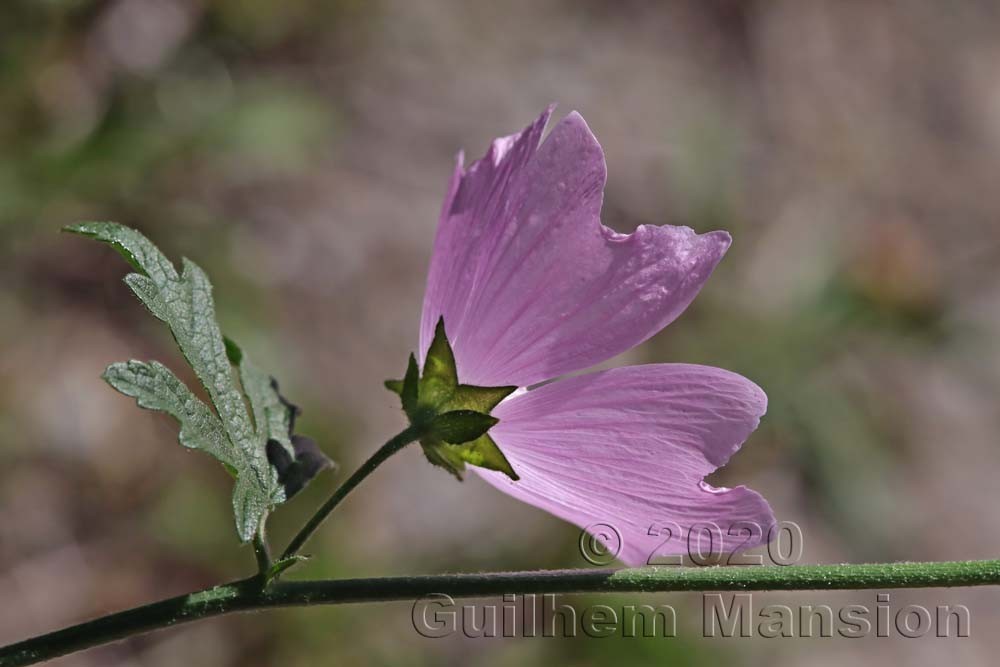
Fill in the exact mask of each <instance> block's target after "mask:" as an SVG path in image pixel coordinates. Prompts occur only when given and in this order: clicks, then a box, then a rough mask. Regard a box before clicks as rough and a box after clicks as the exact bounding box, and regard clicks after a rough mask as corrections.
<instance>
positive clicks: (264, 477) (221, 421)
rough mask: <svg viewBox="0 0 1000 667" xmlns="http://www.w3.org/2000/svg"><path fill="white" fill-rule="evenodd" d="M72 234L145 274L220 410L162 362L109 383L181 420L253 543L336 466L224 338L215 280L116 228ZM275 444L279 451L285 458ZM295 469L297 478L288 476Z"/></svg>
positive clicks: (151, 295) (145, 289)
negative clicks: (223, 478)
mask: <svg viewBox="0 0 1000 667" xmlns="http://www.w3.org/2000/svg"><path fill="white" fill-rule="evenodd" d="M66 230H67V231H70V232H73V233H77V234H81V235H83V236H87V237H89V238H93V239H96V240H98V241H102V242H104V243H108V244H109V245H111V246H112V247H113V248H115V249H116V250H117V251H118V252H119V253H121V254H122V255H123V256H124V257H125V259H126V260H128V262H129V264H130V265H131V266H132V267H133V268H134V269H135V270H136V271H137V272H138V273H131V274H129V275H127V276H126V277H125V282H126V284H127V285H128V286H129V287H130V288H131V290H132V292H133V293H135V295H136V296H137V297H138V298H139V300H140V301H141V302H142V303H143V305H145V306H146V308H147V309H149V311H150V312H151V313H152V314H153V315H154V316H155V317H156V318H158V319H160V320H162V321H163V322H164V323H166V325H167V326H168V327H169V328H170V332H171V333H172V334H173V337H174V340H176V342H177V345H178V347H179V348H180V350H181V353H182V354H183V355H184V358H185V359H186V360H187V362H188V363H189V364H190V366H191V368H192V369H193V370H194V372H195V375H196V376H197V377H198V380H199V381H200V382H201V384H202V385H203V386H204V388H205V390H206V392H207V393H208V395H209V398H210V399H211V402H212V405H213V406H214V407H215V413H213V412H212V411H211V410H210V409H209V408H208V406H206V405H205V404H204V403H203V402H201V401H200V400H199V399H198V398H197V397H195V396H194V394H192V393H191V391H190V390H189V389H188V388H187V387H186V386H184V384H183V383H182V382H181V381H180V380H178V379H177V377H176V376H174V375H173V373H171V372H170V371H169V370H168V369H167V368H166V367H164V366H162V365H161V364H158V363H156V362H150V363H143V362H138V361H130V362H127V363H124V364H112V365H111V366H109V367H108V369H107V371H106V372H105V379H107V381H108V382H109V383H110V384H111V386H113V387H114V388H115V389H117V390H118V391H121V392H122V393H124V394H126V395H129V396H133V397H134V398H136V401H137V402H138V404H139V405H140V406H141V407H145V408H149V409H153V410H159V411H161V412H166V413H168V414H170V415H172V416H173V417H174V418H176V419H177V420H178V421H179V422H180V424H181V434H180V440H181V443H182V444H184V445H185V446H187V447H191V448H194V449H201V450H203V451H205V452H207V453H209V454H211V455H212V456H214V457H215V458H217V459H219V460H220V461H222V462H223V464H225V465H226V467H227V468H228V469H229V470H230V471H231V472H233V473H234V474H235V476H236V484H235V488H234V490H233V511H234V514H235V519H236V525H237V532H238V533H239V536H240V539H241V540H243V541H244V542H246V541H249V540H250V539H251V538H252V537H253V536H254V534H255V533H256V532H257V531H258V530H260V528H261V527H262V525H263V522H264V519H265V517H266V516H267V514H268V512H270V510H271V509H272V508H273V507H274V506H275V505H277V504H279V503H281V502H284V501H285V500H286V499H287V498H289V497H291V495H293V494H294V492H295V491H297V490H298V489H300V488H302V486H303V485H304V484H305V483H307V482H308V481H309V479H311V477H312V476H314V475H315V474H317V473H318V472H320V471H321V470H323V469H326V468H329V467H330V466H331V462H330V461H329V459H327V458H326V457H325V456H324V455H323V454H322V452H320V451H319V448H318V447H316V446H315V443H312V446H305V445H300V446H299V447H298V448H296V446H295V439H296V438H297V437H301V436H294V435H293V433H292V431H293V428H294V419H295V416H296V414H297V413H298V408H296V407H295V406H294V405H292V404H291V403H288V402H287V401H285V400H284V399H283V398H282V397H281V395H280V394H279V393H278V389H277V383H275V382H274V380H273V379H272V378H271V377H270V376H268V375H267V374H265V373H263V372H262V371H260V370H259V369H257V368H256V367H255V366H254V365H253V364H252V363H251V362H250V361H249V359H247V357H246V355H244V354H243V353H242V351H241V350H240V349H239V347H238V346H237V345H236V344H235V343H233V342H232V341H228V340H227V339H224V338H223V336H222V333H221V331H220V330H219V325H218V323H217V322H216V318H215V303H214V301H213V298H212V286H211V283H210V282H209V280H208V277H207V276H206V275H205V272H204V271H202V270H201V268H199V267H198V265H196V264H195V263H194V262H191V261H190V260H188V259H184V260H183V261H182V271H181V273H180V274H178V272H177V269H176V267H175V266H174V265H173V263H172V262H171V261H170V260H169V259H167V257H166V256H164V255H163V253H161V252H160V251H159V249H157V248H156V246H155V245H153V244H152V243H151V242H150V241H149V240H148V239H147V238H146V237H145V236H143V235H142V234H140V233H139V232H137V231H135V230H133V229H130V228H128V227H125V226H123V225H119V224H116V223H109V222H90V223H82V224H78V225H72V226H70V227H67V228H66ZM232 364H236V365H237V366H238V368H239V375H240V384H241V385H242V389H243V392H242V393H241V392H240V391H239V390H238V389H237V388H236V386H235V384H234V378H233V372H232ZM244 394H245V397H246V399H245V400H244ZM248 403H249V406H250V412H248V411H247V404H248ZM251 413H252V414H251ZM270 443H275V444H274V445H273V446H272V445H270ZM274 446H277V447H279V448H281V450H282V452H283V454H284V457H285V458H283V457H282V456H281V455H280V454H278V453H277V450H274ZM272 459H274V461H277V462H278V463H281V464H282V468H281V469H279V467H278V466H276V465H275V463H274V461H272ZM286 459H287V460H286ZM300 459H301V460H300ZM293 469H294V471H295V472H294V474H293V473H291V472H290V471H291V470H293ZM289 480H292V481H291V482H290V481H289Z"/></svg>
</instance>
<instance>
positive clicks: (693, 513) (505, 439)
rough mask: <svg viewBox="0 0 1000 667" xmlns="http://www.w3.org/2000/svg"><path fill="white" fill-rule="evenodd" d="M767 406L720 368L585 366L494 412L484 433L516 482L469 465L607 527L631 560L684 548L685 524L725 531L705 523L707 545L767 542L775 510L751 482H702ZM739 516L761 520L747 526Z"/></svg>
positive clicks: (535, 499) (719, 549)
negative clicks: (725, 485)
mask: <svg viewBox="0 0 1000 667" xmlns="http://www.w3.org/2000/svg"><path fill="white" fill-rule="evenodd" d="M766 409H767V396H766V395H765V394H764V392H763V391H762V390H761V389H760V388H759V387H757V385H755V384H753V383H752V382H750V381H749V380H747V379H746V378H743V377H742V376H739V375H736V374H735V373H730V372H729V371H724V370H721V369H718V368H711V367H707V366H693V365H687V364H653V365H647V366H631V367H625V368H616V369H612V370H609V371H604V372H600V373H591V374H587V375H582V376H578V377H572V378H568V379H564V380H560V381H557V382H554V383H551V384H548V385H545V386H543V387H540V388H538V389H534V390H531V391H528V392H525V393H523V394H520V395H515V396H513V397H512V398H510V399H508V400H506V401H504V402H503V403H501V404H500V405H499V406H497V408H496V409H495V410H494V411H493V414H494V415H495V416H496V417H498V418H499V419H500V423H499V424H497V425H496V426H494V427H493V429H492V430H491V431H490V433H491V434H492V435H493V438H494V439H495V440H496V442H497V444H498V445H499V447H500V449H501V450H503V453H504V454H505V455H506V456H507V459H508V460H509V461H510V463H511V465H512V466H513V467H514V470H515V471H516V472H517V473H518V474H519V475H520V477H521V479H520V481H517V482H513V481H511V480H510V479H508V478H507V477H506V476H505V475H503V474H500V473H496V472H493V471H489V470H484V469H481V468H473V470H475V471H476V472H477V473H478V474H479V475H481V476H482V477H483V478H484V479H486V481H488V482H489V483H490V484H492V485H493V486H495V487H497V488H498V489H500V490H501V491H503V492H505V493H508V494H510V495H512V496H514V497H515V498H518V499H520V500H523V501H524V502H526V503H529V504H531V505H535V506H536V507H540V508H542V509H544V510H546V511H548V512H551V513H552V514H554V515H556V516H558V517H560V518H562V519H565V520H566V521H569V522H571V523H574V524H576V525H577V526H580V527H581V528H586V527H589V526H593V525H594V524H609V525H611V526H614V528H615V529H616V530H617V531H618V533H619V534H620V535H621V537H622V550H621V553H620V555H619V557H620V558H621V560H623V561H624V562H626V563H628V564H629V565H636V566H638V565H645V564H647V563H648V562H650V558H651V557H652V558H653V559H654V564H655V559H658V558H659V557H660V556H662V555H664V554H678V553H687V552H688V545H687V537H688V534H689V532H690V531H692V530H693V529H695V528H697V527H698V525H699V524H704V522H714V523H715V524H717V525H718V526H719V529H720V530H719V531H718V532H717V533H716V537H715V539H716V542H715V544H714V545H713V546H712V547H710V546H709V535H708V529H705V532H704V536H703V538H702V539H703V542H702V552H703V553H705V554H708V553H710V552H713V551H714V552H715V553H728V552H731V551H733V550H735V549H740V550H742V549H744V548H751V547H753V546H757V545H758V544H760V543H762V542H764V541H766V537H767V534H768V531H769V529H770V527H771V526H772V525H773V524H774V516H773V514H772V512H771V508H770V507H769V506H768V504H767V501H765V500H764V499H763V498H762V497H761V496H760V495H758V494H757V493H756V492H754V491H751V490H749V489H747V488H746V487H743V486H740V487H737V488H735V489H715V488H713V487H711V486H709V485H707V484H705V483H704V482H703V481H702V480H703V479H704V477H705V475H707V474H709V473H711V472H712V471H714V470H716V469H717V468H719V467H721V466H723V465H725V463H726V461H728V460H729V457H730V456H732V454H733V453H734V452H736V450H737V449H739V447H740V445H741V444H742V443H743V442H744V440H746V438H747V436H748V435H749V434H750V433H751V432H752V431H753V430H754V429H755V428H756V427H757V424H758V422H759V421H760V417H761V416H762V415H763V414H764V412H765V411H766ZM671 522H672V523H675V524H677V525H678V526H679V527H680V529H681V530H680V532H681V539H676V538H675V539H671V540H670V541H669V542H667V543H666V544H665V545H664V544H663V542H664V540H665V539H666V534H665V533H664V534H663V535H662V536H660V531H659V530H656V529H654V530H653V535H650V529H651V527H661V526H663V525H668V524H669V523H671ZM740 522H753V523H754V524H756V525H757V526H760V529H761V530H760V531H759V532H758V533H757V534H756V535H753V536H751V535H749V534H748V533H749V531H750V530H751V529H749V528H748V529H746V531H747V532H744V530H743V529H742V528H741V526H742V524H741V523H740ZM730 533H732V534H730ZM720 536H721V540H720ZM748 538H750V539H748ZM695 539H697V536H696V537H695Z"/></svg>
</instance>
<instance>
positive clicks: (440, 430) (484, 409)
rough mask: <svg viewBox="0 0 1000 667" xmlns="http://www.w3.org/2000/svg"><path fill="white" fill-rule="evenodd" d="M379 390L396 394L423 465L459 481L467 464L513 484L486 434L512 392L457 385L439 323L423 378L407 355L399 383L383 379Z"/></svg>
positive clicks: (503, 459) (508, 469)
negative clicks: (414, 434)
mask: <svg viewBox="0 0 1000 667" xmlns="http://www.w3.org/2000/svg"><path fill="white" fill-rule="evenodd" d="M385 386H386V388H387V389H389V390H390V391H392V392H394V393H395V394H398V395H399V397H400V400H401V401H402V404H403V412H405V413H406V416H407V417H408V418H409V420H410V424H412V425H413V427H414V428H416V429H417V430H418V432H420V433H421V434H422V435H421V437H420V445H421V447H423V450H424V454H425V455H426V456H427V460H428V461H430V462H431V463H433V464H434V465H437V466H440V467H442V468H444V469H445V470H447V471H448V472H450V473H451V474H453V475H454V476H455V477H457V478H458V479H460V480H461V479H462V475H463V473H464V472H465V465H466V464H467V463H471V464H472V465H476V466H480V467H481V468H488V469H489V470H498V471H500V472H502V473H504V474H505V475H507V476H508V477H510V478H511V479H513V480H515V481H516V480H517V479H518V476H517V473H515V472H514V469H513V468H512V467H511V465H510V462H509V461H507V457H505V456H504V455H503V452H501V451H500V448H499V447H498V446H497V443H496V442H495V441H494V440H493V438H491V437H490V435H489V433H488V432H489V430H490V428H492V427H493V426H494V425H496V424H497V422H498V421H499V420H498V419H497V418H496V417H492V416H490V411H491V410H493V408H495V407H496V406H497V404H499V403H500V401H502V400H503V399H504V398H506V397H507V396H510V394H511V393H513V392H514V390H515V389H517V387H476V386H473V385H468V384H459V383H458V371H457V369H456V367H455V355H454V353H453V352H452V350H451V344H450V343H449V342H448V336H447V334H446V333H445V329H444V318H441V319H439V320H438V323H437V327H435V329H434V340H433V341H432V342H431V346H430V349H428V351H427V358H426V359H425V360H424V369H423V375H421V374H420V371H419V369H418V367H417V360H416V357H414V356H413V355H412V354H411V355H410V362H409V365H408V366H407V369H406V376H405V377H404V378H403V379H402V380H387V381H386V383H385Z"/></svg>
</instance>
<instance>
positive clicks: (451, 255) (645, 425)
mask: <svg viewBox="0 0 1000 667" xmlns="http://www.w3.org/2000/svg"><path fill="white" fill-rule="evenodd" d="M551 113H552V108H549V109H547V110H546V111H545V112H544V113H543V114H542V115H541V116H540V117H539V118H538V119H537V120H536V121H535V122H534V123H532V124H531V125H529V126H528V127H527V128H525V129H524V130H523V131H522V132H520V133H519V134H515V135H511V136H508V137H503V138H500V139H496V140H495V141H494V142H493V143H492V145H491V146H490V149H489V151H488V152H487V154H486V155H485V157H483V158H482V159H480V160H478V161H476V162H474V163H473V164H472V165H470V166H469V167H468V168H467V169H466V168H463V166H462V162H463V158H462V155H461V154H460V155H459V158H458V164H457V166H456V168H455V171H454V174H453V176H452V178H451V182H450V184H449V186H448V192H447V196H446V198H445V202H444V207H443V209H442V213H441V219H440V222H439V227H438V231H437V236H436V239H435V242H434V253H433V257H432V259H431V265H430V273H429V277H428V281H427V292H426V296H425V299H424V306H423V315H422V320H421V329H420V348H419V360H420V364H421V365H422V366H426V365H427V364H426V359H427V354H428V349H429V348H430V347H431V344H432V341H433V340H434V336H435V327H436V325H438V323H439V322H443V326H444V327H445V328H446V329H447V338H448V340H449V342H450V343H451V347H452V350H453V354H454V364H455V370H456V371H457V379H458V382H459V383H462V384H464V385H473V386H480V387H505V386H509V387H511V388H513V387H518V388H522V389H520V390H518V391H516V392H514V393H512V394H510V395H509V396H508V397H507V398H505V399H504V400H502V402H500V403H499V405H497V406H496V407H495V408H494V409H493V411H492V415H493V417H495V418H497V419H499V423H497V424H496V425H495V426H493V427H492V429H491V430H490V431H489V435H490V436H492V439H493V441H495V443H496V445H497V446H498V447H499V449H500V451H501V452H502V453H503V455H504V456H505V457H506V460H507V462H509V464H510V466H511V467H512V468H513V470H514V472H515V473H516V476H517V477H519V479H517V480H516V481H515V480H513V479H511V477H510V476H508V475H505V474H504V473H503V472H498V471H497V470H489V469H485V468H481V467H474V468H473V469H474V470H475V472H476V473H477V474H479V475H481V476H482V477H483V478H484V479H485V480H486V481H487V482H489V483H490V484H492V485H493V486H495V487H496V488H498V489H500V490H501V491H503V492H505V493H508V494H510V495H512V496H514V497H515V498H519V499H520V500H523V501H525V502H527V503H530V504H531V505H534V506H536V507H540V508H542V509H544V510H547V511H548V512H551V513H552V514H554V515H556V516H558V517H561V518H562V519H565V520H566V521H570V522H572V523H574V524H576V525H578V526H580V527H581V528H585V527H587V526H591V525H594V524H610V525H612V526H614V527H615V528H616V529H617V530H618V532H619V533H620V535H621V537H622V549H621V552H620V558H621V559H622V560H623V561H624V562H626V563H628V564H630V565H643V564H645V563H647V561H648V560H649V559H650V558H651V557H655V556H659V555H662V554H670V553H684V552H685V551H686V550H687V536H688V534H689V532H690V531H691V530H693V529H695V530H700V529H701V528H699V526H702V527H703V526H704V525H705V524H706V523H708V524H709V525H711V524H716V525H718V527H719V530H718V531H715V532H716V540H718V535H720V534H721V536H722V544H718V543H716V544H714V545H713V548H714V549H715V550H717V551H721V552H729V551H732V550H734V549H741V548H748V547H752V546H755V545H757V544H759V543H761V542H762V541H764V539H766V536H767V533H768V530H769V528H770V527H771V526H772V525H773V524H774V517H773V514H772V512H771V509H770V507H769V506H768V504H767V502H766V501H765V500H764V499H763V498H762V497H761V496H760V495H759V494H757V493H756V492H754V491H751V490H749V489H747V488H745V487H742V486H741V487H737V488H734V489H726V488H713V487H711V486H709V485H708V484H707V483H705V482H704V478H705V476H706V475H708V474H709V473H711V472H713V471H714V470H716V469H717V468H719V467H720V466H722V465H724V464H725V463H726V462H727V461H728V460H729V458H730V456H732V454H733V453H734V452H735V451H736V450H737V449H738V448H739V447H740V445H741V444H742V443H743V442H744V441H745V440H746V438H747V436H748V435H749V434H750V433H751V432H752V431H753V430H754V429H755V428H756V427H757V424H758V422H759V419H760V417H761V416H762V415H763V414H764V412H765V410H766V407H767V397H766V395H765V394H764V392H763V391H762V390H761V389H760V388H759V387H757V386H756V385H755V384H754V383H752V382H750V381H749V380H747V379H746V378H743V377H741V376H739V375H736V374H734V373H731V372H728V371H724V370H720V369H717V368H710V367H706V366H696V365H687V364H651V365H643V366H631V367H624V368H616V369H612V370H607V371H603V372H595V373H590V374H584V375H580V376H575V377H571V378H568V379H561V380H557V381H555V382H551V383H549V384H544V385H542V386H538V387H534V385H537V384H538V383H542V382H546V381H549V380H552V379H553V378H557V377H559V376H563V375H566V374H569V373H574V372H576V371H581V370H584V369H587V368H590V367H591V366H593V365H595V364H598V363H600V362H602V361H605V360H607V359H609V358H611V357H613V356H615V355H616V354H619V353H621V352H624V351H626V350H628V349H630V348H632V347H634V346H636V345H638V344H639V343H642V342H643V341H645V340H646V339H648V338H649V337H650V336H652V335H653V334H655V333H657V332H658V331H660V330H661V329H662V328H663V327H665V326H666V325H668V324H669V323H670V322H672V321H673V320H674V319H675V318H677V316H678V315H680V314H681V312H683V311H684V309H685V308H686V307H687V306H688V304H689V303H691V301H692V300H693V299H694V297H695V296H696V295H697V293H698V291H699V290H700V289H701V287H702V285H703V284H704V283H705V281H706V280H707V279H708V277H709V275H710V274H711V273H712V270H713V269H714V268H715V266H716V264H718V262H719V260H720V259H721V258H722V256H723V254H725V252H726V250H727V249H728V247H729V244H730V240H731V239H730V236H729V234H727V233H726V232H721V231H719V232H711V233H707V234H696V233H695V232H694V231H693V230H691V229H689V228H687V227H674V226H650V225H642V226H640V227H638V229H636V231H635V232H634V233H632V234H629V235H625V234H619V233H616V232H614V231H612V230H610V229H608V228H607V227H604V226H603V225H602V224H601V221H600V212H601V203H602V199H603V193H604V184H605V181H606V167H605V161H604V154H603V152H602V150H601V147H600V145H599V144H598V143H597V140H596V139H595V138H594V135H593V134H592V133H591V131H590V129H589V128H588V127H587V124H586V123H585V122H584V120H583V118H582V117H581V116H580V115H579V114H577V113H576V112H573V113H570V114H569V115H568V116H566V117H565V118H564V119H563V120H561V121H560V122H559V123H558V124H557V125H556V126H555V127H554V128H553V129H552V131H551V133H550V134H549V135H548V137H547V138H546V139H545V141H544V142H543V141H541V139H542V132H543V130H544V128H545V125H546V123H547V121H548V119H549V117H550V115H551ZM425 372H426V368H425ZM506 393H509V392H505V394H506ZM490 407H493V406H492V405H491V406H490ZM666 526H675V527H674V528H673V529H672V532H676V531H677V527H679V529H680V533H681V534H680V535H674V536H673V538H672V539H670V540H669V541H667V542H666V543H664V540H665V538H666V537H667V533H666V532H665V529H664V527H666ZM753 526H758V527H759V530H758V529H755V528H753Z"/></svg>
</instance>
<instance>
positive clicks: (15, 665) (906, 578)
mask: <svg viewBox="0 0 1000 667" xmlns="http://www.w3.org/2000/svg"><path fill="white" fill-rule="evenodd" d="M997 585H1000V560H982V561H958V562H946V563H877V564H867V565H795V566H790V567H705V568H697V567H678V568H663V567H660V568H643V569H628V570H617V571H613V570H549V571H544V570H543V571H537V572H500V573H489V574H444V575H436V576H417V577H387V578H380V579H342V580H332V581H288V582H275V583H272V584H271V585H270V586H268V587H266V588H262V587H261V585H260V580H259V578H257V577H254V578H251V579H245V580H243V581H237V582H234V583H231V584H225V585H222V586H216V587H215V588H210V589H207V590H203V591H198V592H196V593H191V594H188V595H181V596H179V597H175V598H170V599H168V600H162V601H160V602H154V603H152V604H149V605H146V606H143V607H136V608H135V609H130V610H128V611H123V612H119V613H117V614H111V615H110V616H104V617H102V618H98V619H96V620H93V621H87V622H86V623H81V624H79V625H75V626H72V627H69V628H65V629H63V630H58V631H56V632H51V633H49V634H46V635H41V636H38V637H35V638H33V639H28V640H26V641H23V642H20V643H18V644H12V645H10V646H7V647H5V648H0V667H20V666H21V665H30V664H34V663H37V662H41V661H42V660H49V659H51V658H55V657H58V656H60V655H66V654H67V653H72V652H74V651H79V650H82V649H86V648H90V647H93V646H98V645H100V644H106V643H108V642H112V641H115V640H119V639H124V638H126V637H130V636H133V635H137V634H140V633H143V632H149V631H151V630H157V629H159V628H166V627H170V626H173V625H178V624H181V623H187V622H189V621H195V620H198V619H201V618H208V617H210V616H219V615H222V614H228V613H231V612H236V611H251V610H257V609H268V608H273V607H294V606H310V605H319V604H345V603H351V602H377V601H382V602H386V601H393V600H397V601H400V600H405V601H413V600H417V599H418V598H421V597H423V596H427V595H431V594H435V593H437V594H446V595H450V596H451V597H453V598H468V597H489V596H500V595H505V594H515V595H523V594H529V593H536V594H540V593H552V594H557V593H605V592H617V593H626V592H632V593H654V592H673V591H768V590H770V591H778V590H780V591H802V590H862V589H889V588H938V587H941V588H946V587H956V586H997Z"/></svg>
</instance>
